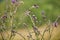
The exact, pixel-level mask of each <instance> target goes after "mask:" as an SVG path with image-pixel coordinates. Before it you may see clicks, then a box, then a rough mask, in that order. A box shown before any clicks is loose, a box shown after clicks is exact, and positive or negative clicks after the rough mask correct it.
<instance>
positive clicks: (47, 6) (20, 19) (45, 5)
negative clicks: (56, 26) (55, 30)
mask: <svg viewBox="0 0 60 40" xmlns="http://www.w3.org/2000/svg"><path fill="white" fill-rule="evenodd" d="M22 1H23V2H24V4H22V5H20V6H19V8H18V10H17V13H16V15H15V18H14V24H15V26H17V28H23V23H27V24H28V25H29V26H31V25H32V23H31V20H30V18H29V17H27V16H25V11H26V10H28V9H29V8H31V7H32V5H34V4H37V5H39V8H37V9H31V11H32V13H33V14H34V15H36V17H37V18H38V20H37V21H39V22H38V23H36V24H37V25H38V26H40V21H41V22H42V23H44V20H43V19H42V16H41V12H42V10H44V11H45V15H46V16H47V19H50V20H51V21H52V22H54V21H55V19H56V18H57V16H60V0H22ZM10 2H11V1H10V0H9V1H8V3H10ZM7 5H9V4H7ZM5 10H6V0H0V17H1V15H3V13H4V12H5ZM8 14H9V13H8ZM7 26H9V22H8V23H7Z"/></svg>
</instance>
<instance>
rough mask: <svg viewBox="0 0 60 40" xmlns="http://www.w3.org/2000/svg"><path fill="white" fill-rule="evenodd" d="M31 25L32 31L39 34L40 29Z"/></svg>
mask: <svg viewBox="0 0 60 40" xmlns="http://www.w3.org/2000/svg"><path fill="white" fill-rule="evenodd" d="M32 27H33V30H34V33H35V34H36V35H39V34H40V31H39V30H38V28H37V27H36V26H32Z"/></svg>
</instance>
